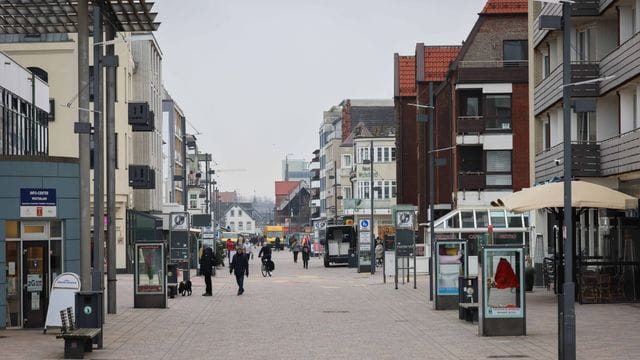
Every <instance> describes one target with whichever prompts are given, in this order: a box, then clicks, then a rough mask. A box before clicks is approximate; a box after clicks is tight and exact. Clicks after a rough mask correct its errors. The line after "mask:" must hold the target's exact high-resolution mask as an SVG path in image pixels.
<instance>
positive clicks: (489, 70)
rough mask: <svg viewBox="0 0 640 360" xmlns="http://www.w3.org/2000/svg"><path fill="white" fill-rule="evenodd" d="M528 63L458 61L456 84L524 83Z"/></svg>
mask: <svg viewBox="0 0 640 360" xmlns="http://www.w3.org/2000/svg"><path fill="white" fill-rule="evenodd" d="M528 65H529V62H528V61H526V60H523V61H502V60H486V61H484V60H482V61H459V62H458V63H457V67H458V69H457V70H458V82H459V83H470V82H526V81H527V79H528V76H529V73H528Z"/></svg>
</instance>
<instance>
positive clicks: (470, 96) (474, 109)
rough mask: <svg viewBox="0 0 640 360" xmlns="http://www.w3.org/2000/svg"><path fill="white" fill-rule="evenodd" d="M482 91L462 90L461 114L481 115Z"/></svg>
mask: <svg viewBox="0 0 640 360" xmlns="http://www.w3.org/2000/svg"><path fill="white" fill-rule="evenodd" d="M481 97H482V91H461V92H460V116H480V113H481V111H482V109H481V108H480V98H481Z"/></svg>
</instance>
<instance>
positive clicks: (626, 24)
mask: <svg viewBox="0 0 640 360" xmlns="http://www.w3.org/2000/svg"><path fill="white" fill-rule="evenodd" d="M618 14H619V19H620V22H619V23H618V30H619V34H620V44H622V43H624V42H625V41H627V40H629V39H630V38H631V37H632V36H633V33H634V29H633V18H634V16H635V14H634V13H633V11H632V9H631V7H629V6H618Z"/></svg>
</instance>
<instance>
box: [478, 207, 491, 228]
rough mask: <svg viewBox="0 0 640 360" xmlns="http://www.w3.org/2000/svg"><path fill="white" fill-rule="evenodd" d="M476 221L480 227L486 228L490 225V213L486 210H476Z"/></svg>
mask: <svg viewBox="0 0 640 360" xmlns="http://www.w3.org/2000/svg"><path fill="white" fill-rule="evenodd" d="M476 222H477V224H478V227H479V228H486V227H487V226H489V215H488V214H487V212H486V211H484V210H482V211H480V210H476Z"/></svg>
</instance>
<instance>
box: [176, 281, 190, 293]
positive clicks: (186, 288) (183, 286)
mask: <svg viewBox="0 0 640 360" xmlns="http://www.w3.org/2000/svg"><path fill="white" fill-rule="evenodd" d="M178 292H179V293H180V295H182V296H185V295H188V296H191V280H187V281H180V285H178Z"/></svg>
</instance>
